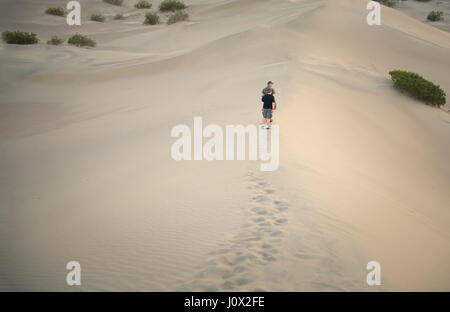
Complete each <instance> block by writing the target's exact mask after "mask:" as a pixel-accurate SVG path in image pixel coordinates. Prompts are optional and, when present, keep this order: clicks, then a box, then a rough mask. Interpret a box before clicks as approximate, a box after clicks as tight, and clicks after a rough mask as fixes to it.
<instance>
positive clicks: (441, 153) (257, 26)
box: [0, 0, 450, 291]
mask: <svg viewBox="0 0 450 312" xmlns="http://www.w3.org/2000/svg"><path fill="white" fill-rule="evenodd" d="M150 2H151V3H152V4H153V6H154V7H157V5H158V3H159V1H156V0H150ZM412 2H413V1H408V4H406V3H404V4H402V7H400V8H399V9H391V8H387V7H383V9H382V25H380V26H368V25H367V24H366V15H367V13H368V11H367V10H366V4H367V1H363V0H186V1H185V3H186V4H187V5H188V9H187V12H188V13H189V15H190V18H189V20H188V21H185V22H181V23H177V24H174V25H170V26H168V25H166V24H164V23H161V24H159V25H156V26H148V25H143V24H142V21H143V15H144V12H145V10H137V9H135V8H133V5H134V3H135V2H134V1H131V0H125V2H124V5H123V6H122V7H117V6H112V5H109V4H107V3H104V2H102V1H100V0H81V1H80V3H81V8H82V25H81V26H68V25H66V24H65V19H64V18H61V17H55V16H50V15H46V14H45V13H44V11H45V9H46V8H48V7H50V6H62V5H63V4H62V3H63V2H61V1H51V0H3V1H1V2H0V30H1V31H3V30H22V31H33V32H35V33H37V34H38V37H39V38H40V39H41V42H40V43H39V44H37V45H30V46H18V45H5V44H3V43H2V44H1V45H0V68H1V71H0V82H1V83H0V290H19V291H23V290H31V291H35V290H41V291H47V290H58V291H74V290H75V291H76V290H83V291H99V290H102V291H109V290H111V291H116V290H127V291H183V290H187V291H191V290H194V291H204V290H212V291H226V290H231V291H253V290H266V291H306V290H308V291H400V290H414V291H416V290H424V291H435V290H444V291H449V290H450V273H449V272H450V192H449V189H450V162H449V160H450V114H449V113H448V112H447V111H446V109H448V106H447V107H446V108H445V109H437V108H432V107H429V106H426V105H424V104H423V103H420V102H417V101H415V100H412V99H411V98H409V97H407V96H405V95H403V94H401V93H399V92H397V91H396V90H394V89H393V87H392V82H391V81H390V80H389V75H388V72H389V71H390V70H392V69H405V70H409V71H414V72H417V73H420V74H421V75H422V76H424V77H425V78H427V79H430V80H431V81H433V82H435V83H436V84H439V85H440V86H441V87H442V88H443V89H444V90H446V91H447V93H448V92H449V91H450V75H449V68H450V34H449V32H447V31H445V29H447V30H448V28H446V27H448V26H446V25H448V24H445V23H444V22H443V23H441V24H439V25H437V26H439V27H434V26H433V25H431V24H430V23H425V22H423V21H421V20H420V18H418V16H419V15H420V16H421V14H422V13H421V12H422V10H423V8H422V7H420V6H419V4H420V3H412ZM434 2H435V1H433V3H434ZM441 2H442V1H441ZM444 2H446V3H448V1H444ZM433 3H432V4H424V5H426V6H427V7H426V10H425V11H427V10H428V6H430V5H433ZM440 5H441V7H442V4H440ZM405 8H406V9H405ZM445 8H447V11H446V14H447V15H446V16H448V13H449V12H448V6H446V7H445ZM153 10H154V9H153ZM94 12H101V13H103V14H104V15H105V16H106V21H105V23H97V22H92V21H89V15H90V14H91V13H94ZM118 12H121V13H124V14H127V16H128V17H127V18H126V19H124V20H113V16H114V14H115V13H118ZM161 16H162V18H163V21H164V20H165V16H164V15H161ZM74 33H82V34H85V35H88V36H89V37H91V38H93V39H94V40H95V41H96V42H97V46H96V47H95V48H92V49H87V48H76V47H72V46H69V45H67V44H63V45H61V46H50V45H47V44H45V42H46V41H47V40H48V39H49V38H50V37H51V36H52V35H58V36H60V37H63V38H65V39H67V38H68V37H69V36H70V35H71V34H74ZM268 80H273V81H275V88H276V90H277V94H278V95H277V101H278V103H279V110H278V111H277V113H276V116H275V123H276V124H278V125H279V126H280V166H279V169H278V170H277V171H274V172H261V171H260V170H259V164H260V163H259V162H255V161H212V162H208V161H181V162H176V161H174V160H173V159H172V158H171V156H170V149H171V145H172V143H173V142H174V139H173V138H171V137H170V132H171V129H172V127H174V126H175V125H177V124H187V125H190V126H191V125H192V123H193V118H194V117H195V116H202V117H203V120H204V123H205V124H217V125H220V126H225V125H230V124H243V125H249V124H255V125H256V124H258V122H259V120H260V105H261V104H260V97H259V94H260V90H261V89H262V88H263V87H264V85H265V83H266V82H267V81H268ZM447 105H448V104H447ZM70 260H76V261H79V262H80V264H81V268H82V285H81V286H79V287H75V286H72V287H69V286H67V284H66V273H67V271H66V263H67V262H68V261H70ZM372 260H376V261H378V262H379V263H380V264H381V270H382V286H377V287H370V286H368V285H367V283H366V274H367V270H366V264H367V263H368V262H369V261H372Z"/></svg>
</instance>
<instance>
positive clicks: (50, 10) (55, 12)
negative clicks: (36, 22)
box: [45, 8, 66, 16]
mask: <svg viewBox="0 0 450 312" xmlns="http://www.w3.org/2000/svg"><path fill="white" fill-rule="evenodd" d="M45 13H47V14H50V15H56V16H64V15H65V14H66V12H64V9H62V8H48V9H47V10H45Z"/></svg>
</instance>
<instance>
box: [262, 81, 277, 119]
mask: <svg viewBox="0 0 450 312" xmlns="http://www.w3.org/2000/svg"><path fill="white" fill-rule="evenodd" d="M269 91H272V95H273V97H274V98H275V89H274V88H273V82H272V81H269V82H267V87H265V88H264V89H263V90H262V91H261V98H262V97H263V96H264V95H266V94H267V93H268V92H269ZM274 102H275V107H274V110H275V109H277V101H276V100H274ZM270 122H272V119H270Z"/></svg>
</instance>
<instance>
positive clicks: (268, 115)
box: [262, 108, 272, 119]
mask: <svg viewBox="0 0 450 312" xmlns="http://www.w3.org/2000/svg"><path fill="white" fill-rule="evenodd" d="M262 114H263V117H264V118H266V119H272V110H271V109H265V108H263V110H262Z"/></svg>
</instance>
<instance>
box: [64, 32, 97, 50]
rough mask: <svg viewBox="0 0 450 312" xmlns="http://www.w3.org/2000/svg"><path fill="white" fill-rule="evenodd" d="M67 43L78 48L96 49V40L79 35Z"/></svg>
mask: <svg viewBox="0 0 450 312" xmlns="http://www.w3.org/2000/svg"><path fill="white" fill-rule="evenodd" d="M67 43H68V44H72V45H75V46H77V47H95V45H96V43H95V41H94V40H92V39H90V38H88V37H86V36H83V35H79V34H76V35H73V36H72V37H70V38H69V40H68V41H67Z"/></svg>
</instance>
